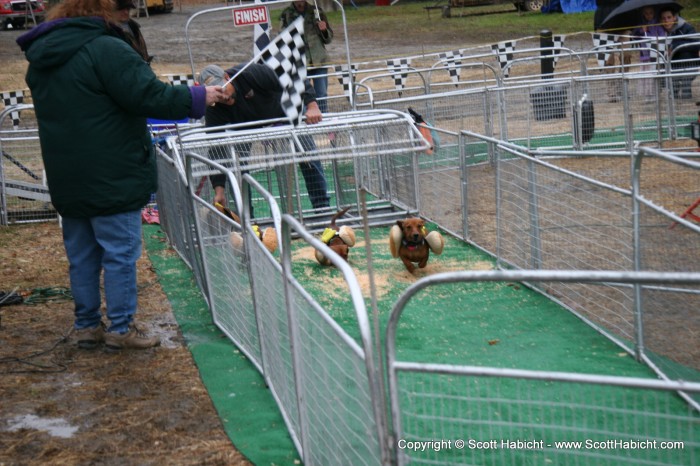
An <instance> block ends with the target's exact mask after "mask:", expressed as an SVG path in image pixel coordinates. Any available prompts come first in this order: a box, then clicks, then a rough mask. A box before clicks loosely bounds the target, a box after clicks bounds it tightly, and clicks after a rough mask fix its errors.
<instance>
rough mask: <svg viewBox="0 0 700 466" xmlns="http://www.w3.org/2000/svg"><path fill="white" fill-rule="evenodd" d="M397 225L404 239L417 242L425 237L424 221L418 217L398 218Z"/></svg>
mask: <svg viewBox="0 0 700 466" xmlns="http://www.w3.org/2000/svg"><path fill="white" fill-rule="evenodd" d="M396 223H397V225H398V226H399V227H401V231H402V232H403V237H404V239H405V240H406V241H410V242H413V243H417V242H419V241H420V240H422V239H423V238H425V221H424V220H423V219H420V218H407V219H405V220H398V221H397V222H396Z"/></svg>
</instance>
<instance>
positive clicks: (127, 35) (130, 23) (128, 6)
mask: <svg viewBox="0 0 700 466" xmlns="http://www.w3.org/2000/svg"><path fill="white" fill-rule="evenodd" d="M116 5H117V14H116V19H117V22H118V25H119V26H120V28H118V31H119V33H120V35H121V36H122V37H123V38H124V40H126V42H127V43H128V44H129V45H131V47H132V48H133V49H134V50H136V52H137V53H138V54H139V55H141V57H142V58H143V59H144V60H145V61H146V63H148V64H149V65H150V64H151V61H153V56H152V55H149V54H148V47H146V40H145V39H144V38H143V34H141V26H140V25H139V23H137V22H136V21H135V20H133V19H131V10H132V9H134V8H136V5H135V4H134V0H117V1H116Z"/></svg>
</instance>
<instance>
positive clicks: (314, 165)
mask: <svg viewBox="0 0 700 466" xmlns="http://www.w3.org/2000/svg"><path fill="white" fill-rule="evenodd" d="M299 140H300V141H301V144H302V147H303V148H304V150H306V151H314V150H316V143H315V142H314V140H313V138H312V137H311V136H308V135H302V136H300V137H299ZM299 168H301V174H302V176H303V177H304V182H305V183H306V192H308V193H309V200H310V201H311V205H312V206H313V208H314V209H321V208H324V207H329V205H330V198H329V197H328V185H327V183H326V175H325V174H324V172H323V165H321V162H320V161H319V160H312V161H310V162H301V163H299Z"/></svg>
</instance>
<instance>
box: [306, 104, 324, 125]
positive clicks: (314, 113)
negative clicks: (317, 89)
mask: <svg viewBox="0 0 700 466" xmlns="http://www.w3.org/2000/svg"><path fill="white" fill-rule="evenodd" d="M322 119H323V114H322V113H321V109H320V108H318V104H317V103H316V102H310V103H309V104H308V105H307V106H306V122H307V123H309V124H312V125H313V124H314V123H319V122H320V121H321V120H322Z"/></svg>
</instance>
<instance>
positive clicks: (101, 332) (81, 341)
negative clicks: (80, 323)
mask: <svg viewBox="0 0 700 466" xmlns="http://www.w3.org/2000/svg"><path fill="white" fill-rule="evenodd" d="M75 336H76V339H77V340H78V348H80V349H88V350H91V349H95V348H97V345H99V344H100V343H102V342H103V341H105V328H104V325H103V324H102V323H100V325H98V326H97V327H91V328H90V327H88V328H81V329H77V330H76V331H75Z"/></svg>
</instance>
